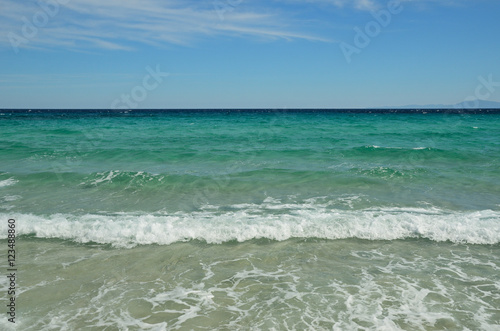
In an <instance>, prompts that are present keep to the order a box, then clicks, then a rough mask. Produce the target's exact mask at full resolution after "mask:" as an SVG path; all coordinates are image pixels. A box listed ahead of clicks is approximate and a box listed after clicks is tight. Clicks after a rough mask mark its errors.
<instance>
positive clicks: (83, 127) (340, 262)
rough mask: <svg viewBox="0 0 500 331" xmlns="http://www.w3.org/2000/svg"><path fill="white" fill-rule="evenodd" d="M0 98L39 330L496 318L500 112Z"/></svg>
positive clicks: (24, 314) (470, 323)
mask: <svg viewBox="0 0 500 331" xmlns="http://www.w3.org/2000/svg"><path fill="white" fill-rule="evenodd" d="M0 113H2V114H1V115H0V130H1V131H0V132H1V135H0V161H1V163H0V216H1V219H4V223H5V227H4V228H5V229H7V220H8V219H9V218H14V219H16V230H17V234H18V236H19V237H18V255H19V262H18V264H19V271H18V274H19V279H18V282H19V283H18V286H19V294H18V308H17V309H18V327H21V325H22V329H24V330H40V329H68V330H72V329H82V328H85V327H87V328H88V329H96V330H97V329H99V330H100V329H106V330H115V329H121V330H126V329H152V330H164V329H172V330H177V329H179V330H191V329H210V330H212V329H221V330H233V329H243V330H254V329H261V330H270V329H273V328H274V329H277V330H294V329H296V330H303V329H311V330H332V329H335V330H352V329H362V330H364V329H367V330H371V329H383V330H399V329H404V330H417V329H421V330H445V329H470V330H498V329H500V328H499V324H500V308H499V307H500V276H499V275H500V272H499V269H500V254H499V253H500V251H499V248H500V246H499V243H500V115H499V114H497V113H495V114H467V113H462V114H460V113H458V114H456V113H449V112H441V113H427V114H424V113H366V112H359V113H356V112H354V113H353V112H351V113H336V112H325V111H304V112H299V111H240V112H236V111H233V112H231V111H205V112H201V111H176V112H159V111H139V112H138V111H130V112H124V113H113V112H99V111H92V112H87V113H85V112H82V111H79V112H71V111H57V112H39V111H33V112H27V111H25V112H12V111H3V112H0ZM6 237H7V235H6V231H3V232H2V237H1V238H2V240H1V241H0V244H2V245H4V246H5V247H6V245H7V241H6ZM1 263H2V267H1V268H2V270H6V263H7V258H6V256H5V257H4V258H2V261H1ZM4 278H5V277H4ZM1 284H2V288H4V290H2V293H3V294H2V295H4V297H6V293H7V290H6V288H7V287H8V286H7V280H6V279H2V283H1ZM0 323H3V324H0V325H1V326H2V327H9V326H10V324H9V323H7V321H6V319H4V320H2V321H1V322H0Z"/></svg>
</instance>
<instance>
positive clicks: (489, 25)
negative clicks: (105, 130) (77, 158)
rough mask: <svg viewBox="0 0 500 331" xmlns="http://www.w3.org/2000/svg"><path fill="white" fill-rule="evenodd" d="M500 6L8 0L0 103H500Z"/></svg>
mask: <svg viewBox="0 0 500 331" xmlns="http://www.w3.org/2000/svg"><path fill="white" fill-rule="evenodd" d="M376 16H379V20H377V19H376ZM499 16H500V1H498V0H406V1H399V2H398V1H395V0H390V1H385V0H267V1H261V0H207V1H204V0H198V1H194V0H163V1H161V0H142V1H141V0H40V1H31V0H23V1H14V0H0V29H1V31H2V34H1V35H0V108H112V107H114V108H351V107H354V108H366V107H383V106H403V105H408V104H439V103H443V104H454V103H458V102H462V101H464V100H467V99H471V98H474V97H481V98H483V99H487V100H490V101H500V20H499V19H498V17H499ZM360 31H361V32H360ZM167 73H168V75H167ZM485 81H486V82H489V83H487V84H485V83H484V82H485Z"/></svg>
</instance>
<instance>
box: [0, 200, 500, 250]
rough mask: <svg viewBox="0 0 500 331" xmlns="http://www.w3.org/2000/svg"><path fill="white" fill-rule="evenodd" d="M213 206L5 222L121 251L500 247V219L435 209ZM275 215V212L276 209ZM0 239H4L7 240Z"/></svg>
mask: <svg viewBox="0 0 500 331" xmlns="http://www.w3.org/2000/svg"><path fill="white" fill-rule="evenodd" d="M282 207H283V210H279V209H277V206H276V204H272V203H271V204H269V206H268V205H266V204H260V205H257V204H245V205H237V206H234V208H228V209H229V210H224V211H221V210H219V208H217V207H211V206H207V208H205V209H204V210H200V211H196V212H190V213H188V212H177V213H172V214H161V213H157V214H145V213H118V214H117V213H114V214H85V215H72V214H53V215H46V216H41V215H33V214H17V215H7V214H3V215H2V218H4V219H5V218H15V219H16V221H17V222H16V224H17V234H18V235H33V236H35V237H38V238H59V239H65V240H71V241H75V242H79V243H100V244H111V245H113V246H117V247H132V246H136V245H148V244H160V245H168V244H172V243H176V242H186V241H191V240H200V241H204V242H207V243H209V244H221V243H224V242H230V241H238V242H244V241H247V240H252V239H263V238H264V239H270V240H277V241H283V240H287V239H291V238H320V239H331V240H336V239H348V238H358V239H366V240H397V239H407V238H426V239H430V240H433V241H451V242H454V243H470V244H498V243H500V212H498V211H493V210H483V211H473V212H458V211H445V210H440V209H436V208H429V209H425V208H377V209H375V208H374V209H365V210H327V209H325V208H323V207H318V206H314V205H304V204H301V205H293V204H286V205H283V206H282ZM273 208H274V209H273ZM1 238H2V239H5V238H6V235H5V234H3V235H2V237H1Z"/></svg>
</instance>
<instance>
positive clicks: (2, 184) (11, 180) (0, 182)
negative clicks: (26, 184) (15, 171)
mask: <svg viewBox="0 0 500 331" xmlns="http://www.w3.org/2000/svg"><path fill="white" fill-rule="evenodd" d="M17 182H18V180H16V179H14V178H12V177H11V178H9V179H4V180H0V187H6V186H11V185H14V184H16V183H17Z"/></svg>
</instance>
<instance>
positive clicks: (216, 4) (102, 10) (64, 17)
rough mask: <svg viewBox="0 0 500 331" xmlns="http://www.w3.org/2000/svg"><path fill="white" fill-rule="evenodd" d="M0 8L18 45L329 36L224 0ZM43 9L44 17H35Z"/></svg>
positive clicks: (73, 1)
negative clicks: (47, 11)
mask: <svg viewBox="0 0 500 331" xmlns="http://www.w3.org/2000/svg"><path fill="white" fill-rule="evenodd" d="M46 1H49V2H52V3H54V1H61V2H66V1H67V0H65V1H62V0H46ZM0 8H2V12H1V13H0V20H1V22H2V23H0V28H1V29H2V31H4V33H3V34H2V35H1V36H0V44H3V45H4V46H7V47H9V45H11V41H10V40H9V33H10V38H11V39H12V36H15V37H16V38H17V37H20V39H18V41H19V40H21V41H19V42H18V48H20V49H21V48H23V47H27V48H40V47H41V48H47V49H51V48H59V47H64V48H66V49H68V48H69V49H74V50H87V49H89V48H90V49H93V48H94V49H109V50H113V49H114V50H128V49H133V48H134V47H137V45H139V44H150V45H156V46H162V45H168V44H181V45H189V44H191V43H192V42H193V41H194V40H197V39H201V38H207V37H215V36H220V35H225V36H233V37H247V38H248V37H258V38H266V39H286V40H292V39H305V40H315V41H318V40H320V41H327V40H326V39H324V38H319V37H317V36H314V35H309V34H307V33H304V32H300V31H296V30H294V28H293V27H292V25H291V23H289V22H287V19H286V18H285V17H282V16H280V15H279V14H278V13H277V12H274V13H273V12H271V11H270V10H261V11H257V10H256V9H254V10H253V11H249V9H248V8H247V7H245V6H244V2H241V3H237V2H234V1H228V0H214V1H211V0H209V1H194V0H164V1H160V0H142V1H141V0H107V1H103V0H68V1H67V4H65V5H60V6H59V9H58V10H57V13H55V14H54V15H52V16H51V15H46V14H44V12H43V11H42V9H41V8H40V7H39V6H38V5H36V3H35V2H29V1H27V2H24V1H23V2H15V1H11V0H0ZM37 15H38V16H37ZM44 15H45V17H47V18H48V20H47V21H46V22H44V21H37V19H40V17H42V18H43V16H44ZM23 17H24V20H23ZM26 20H27V21H28V22H29V23H35V24H34V26H35V27H36V25H38V27H36V33H35V32H33V29H31V30H29V29H27V28H26V27H25V28H24V30H25V31H27V30H29V31H30V32H31V33H30V34H28V35H27V34H26V33H23V26H25V25H26ZM37 23H38V24H37Z"/></svg>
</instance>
